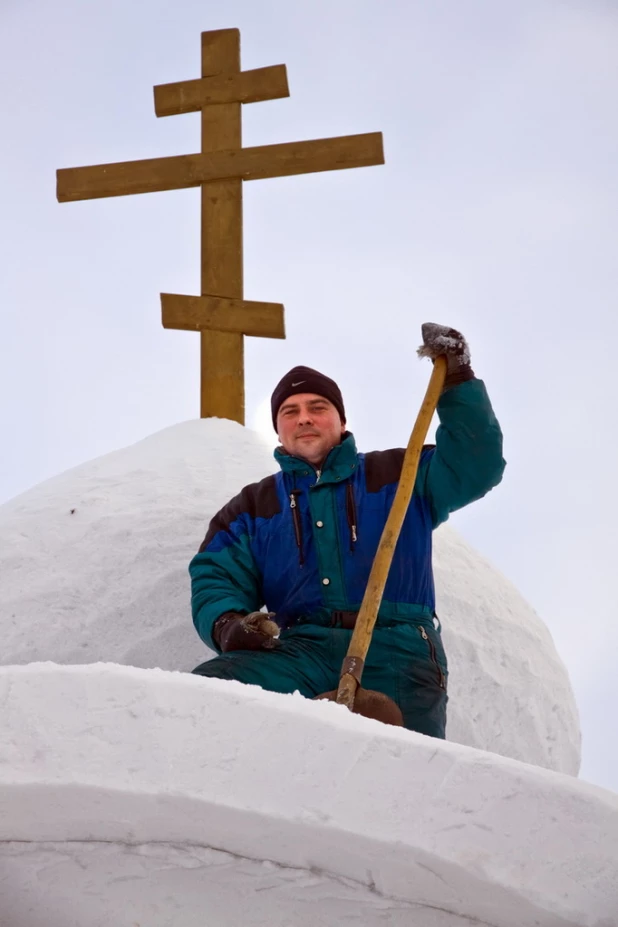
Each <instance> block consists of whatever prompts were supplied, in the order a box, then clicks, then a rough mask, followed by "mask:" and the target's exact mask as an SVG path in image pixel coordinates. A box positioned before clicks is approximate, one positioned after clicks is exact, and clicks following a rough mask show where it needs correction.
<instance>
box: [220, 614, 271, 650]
mask: <svg viewBox="0 0 618 927" xmlns="http://www.w3.org/2000/svg"><path fill="white" fill-rule="evenodd" d="M273 617H274V612H268V613H266V612H251V613H250V614H249V615H239V614H238V612H225V614H223V615H221V616H220V617H219V618H217V620H216V621H215V624H214V627H213V631H212V634H213V637H214V639H215V642H216V643H217V644H218V645H219V647H220V648H221V650H222V652H223V653H228V652H229V651H230V650H272V649H273V647H276V646H277V638H278V637H279V625H277V624H275V622H274V621H272V620H271V619H272V618H273Z"/></svg>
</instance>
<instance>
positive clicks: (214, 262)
mask: <svg viewBox="0 0 618 927" xmlns="http://www.w3.org/2000/svg"><path fill="white" fill-rule="evenodd" d="M287 96H289V90H288V84H287V74H286V68H285V65H276V66H274V67H267V68H258V69H256V70H253V71H241V70H240V32H239V30H238V29H221V30H217V31H214V32H203V33H202V77H201V79H199V80H189V81H182V82H181V83H174V84H164V85H161V86H158V87H155V88H154V100H155V112H156V114H157V116H174V115H177V114H180V113H191V112H197V111H201V113H202V151H201V154H192V155H181V156H179V157H171V158H152V159H148V160H145V161H126V162H123V163H117V164H99V165H96V166H93V167H74V168H68V169H65V170H59V171H57V197H58V200H59V202H61V203H65V202H70V201H73V200H86V199H96V198H98V197H106V196H125V195H127V194H130V193H152V192H155V191H158V190H178V189H181V188H184V187H198V186H199V187H201V191H202V243H201V263H202V273H201V292H202V295H201V296H179V295H172V294H169V293H162V294H161V308H162V317H163V326H164V327H165V328H176V329H185V330H188V331H199V332H200V338H201V403H200V414H201V416H202V418H208V417H210V416H218V417H220V418H229V419H233V420H235V421H237V422H240V423H241V424H244V418H245V409H244V406H245V397H244V343H243V336H244V335H258V336H262V337H267V338H285V329H284V322H283V306H282V305H280V304H278V303H258V302H250V301H248V300H245V299H243V262H242V247H243V245H242V181H243V180H257V179H259V178H262V177H282V176H285V175H289V174H304V173H309V172H311V171H334V170H341V169H343V168H349V167H365V166H369V165H372V164H383V163H384V154H383V148H382V134H381V133H380V132H373V133H369V134H366V135H349V136H342V137H338V138H326V139H318V140H315V141H308V142H290V143H287V144H283V145H261V146H259V147H257V148H243V147H242V142H241V112H240V111H241V104H242V103H256V102H259V101H261V100H275V99H278V98H281V97H287Z"/></svg>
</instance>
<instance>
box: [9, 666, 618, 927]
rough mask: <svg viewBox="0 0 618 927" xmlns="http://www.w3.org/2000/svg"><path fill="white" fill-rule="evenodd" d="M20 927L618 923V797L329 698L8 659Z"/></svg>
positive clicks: (13, 854) (14, 895)
mask: <svg viewBox="0 0 618 927" xmlns="http://www.w3.org/2000/svg"><path fill="white" fill-rule="evenodd" d="M0 700H1V704H2V706H3V708H2V713H1V714H0V744H1V748H0V899H1V900H0V922H1V923H2V924H3V925H6V927H43V925H45V927H109V925H111V924H115V925H119V927H130V925H134V924H144V925H146V924H147V925H148V927H171V925H182V927H198V925H199V927H204V925H213V927H215V925H216V927H238V925H239V924H242V925H244V927H266V925H268V927H315V925H316V924H320V925H324V927H335V925H337V927H339V925H341V924H342V923H359V924H360V923H362V924H363V927H374V925H375V927H382V925H384V924H388V925H389V927H464V925H465V927H470V925H474V924H483V925H485V927H489V925H491V927H615V925H616V924H618V871H617V866H616V861H617V859H618V796H615V795H613V794H611V793H609V792H606V791H604V790H603V789H600V788H597V787H594V786H591V785H587V784H585V783H582V782H579V781H578V780H576V779H574V778H572V777H569V776H564V775H561V774H558V773H554V772H550V771H547V770H543V769H540V768H538V767H534V766H531V765H527V764H523V763H519V762H517V761H513V760H509V759H505V758H503V757H500V756H497V755H495V754H490V753H486V752H481V751H478V750H475V749H471V748H468V747H463V746H460V745H457V744H450V743H447V742H444V741H437V740H434V739H431V738H428V737H425V736H423V735H420V734H415V733H411V732H409V731H405V730H403V729H401V728H391V727H387V726H385V725H381V724H379V723H378V722H376V721H371V720H368V719H366V718H362V717H359V716H356V715H352V714H350V713H349V712H348V711H347V710H346V709H345V708H343V707H341V706H338V705H336V704H332V703H329V702H311V701H308V700H306V699H303V698H301V697H300V696H298V695H278V694H275V693H269V692H264V691H262V690H261V689H258V688H256V687H249V686H242V685H240V684H238V683H234V682H226V681H223V680H217V679H204V678H199V677H195V676H190V675H186V674H181V673H170V672H166V671H163V670H143V669H136V668H131V667H121V666H116V665H103V664H95V665H89V666H57V665H54V664H51V663H47V664H32V665H29V666H17V667H15V666H13V667H11V666H9V667H3V668H0Z"/></svg>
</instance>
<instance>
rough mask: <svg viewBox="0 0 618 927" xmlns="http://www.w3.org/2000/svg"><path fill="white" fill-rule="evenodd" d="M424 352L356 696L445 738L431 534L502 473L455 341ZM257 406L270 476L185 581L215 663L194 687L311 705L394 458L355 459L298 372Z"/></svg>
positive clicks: (489, 422) (336, 413)
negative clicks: (382, 698) (402, 490)
mask: <svg viewBox="0 0 618 927" xmlns="http://www.w3.org/2000/svg"><path fill="white" fill-rule="evenodd" d="M423 342H424V343H423V345H422V347H421V348H419V351H418V353H419V354H420V355H421V356H426V357H431V358H433V359H435V358H436V357H438V356H439V355H441V354H446V356H447V359H448V368H447V376H446V381H445V384H444V390H443V393H442V396H441V397H440V400H439V403H438V410H437V411H438V416H439V418H440V427H439V428H438V430H437V435H436V445H435V447H434V446H426V447H425V448H424V449H423V452H422V455H421V460H420V463H419V469H418V475H417V479H416V483H415V488H414V493H413V496H412V500H411V502H410V506H409V509H408V512H407V515H406V518H405V521H404V524H403V527H402V531H401V535H400V538H399V542H398V544H397V547H396V550H395V553H394V557H393V562H392V565H391V568H390V572H389V577H388V581H387V583H386V588H385V590H384V596H383V599H382V603H381V606H380V610H379V614H378V619H377V622H376V627H375V630H374V634H373V638H372V642H371V646H370V648H369V652H368V654H367V660H366V663H365V669H364V673H363V687H364V688H365V687H366V688H367V689H373V690H377V691H378V692H381V693H383V694H385V695H387V696H388V697H390V698H391V699H393V701H394V702H395V703H396V704H397V705H398V706H399V708H400V709H401V712H402V715H403V723H404V725H405V726H406V727H407V728H409V729H411V730H415V731H420V732H421V733H424V734H429V735H432V736H434V737H444V736H445V727H446V702H447V694H446V687H447V675H448V672H447V662H446V657H445V654H444V649H443V647H442V642H441V635H440V624H439V621H438V619H437V616H436V614H435V610H434V609H435V596H434V582H433V573H432V562H431V549H432V548H431V541H432V531H433V529H434V528H436V527H437V526H438V525H439V524H441V523H442V522H444V521H446V519H447V518H448V516H449V514H450V513H451V512H453V511H455V510H456V509H459V508H462V506H464V505H467V504H468V503H470V502H472V501H474V500H475V499H480V498H481V497H482V496H484V495H485V494H486V493H487V492H488V491H489V490H490V489H491V488H492V487H494V486H496V485H497V484H498V483H499V482H500V480H501V478H502V473H503V470H504V466H505V463H504V460H503V459H502V433H501V431H500V426H499V425H498V422H497V420H496V417H495V415H494V413H493V410H492V408H491V404H490V402H489V398H488V396H487V393H486V390H485V387H484V385H483V383H482V381H481V380H477V379H476V378H475V376H474V373H473V371H472V369H471V367H470V358H469V351H468V346H467V344H466V342H465V340H464V338H463V336H462V335H461V334H460V333H459V332H457V331H455V330H454V329H450V328H446V327H445V326H441V325H434V324H426V325H423ZM271 405H272V417H273V425H274V427H275V429H276V431H277V433H278V436H279V440H280V442H281V446H280V447H278V448H277V450H276V451H275V458H276V460H277V462H278V464H279V466H280V468H281V472H279V473H277V474H276V475H273V476H269V477H266V479H263V480H261V482H259V483H254V484H252V485H250V486H246V487H245V488H244V489H243V490H242V491H241V492H240V494H239V495H238V496H236V497H235V498H234V499H232V500H231V502H229V503H228V505H226V506H225V507H224V508H223V509H222V510H221V511H220V512H219V513H218V514H217V515H215V517H214V518H213V519H212V521H211V523H210V527H209V529H208V533H207V535H206V538H205V540H204V542H203V544H202V546H201V548H200V550H199V553H198V554H197V555H196V556H195V557H194V558H193V560H192V562H191V564H190V567H189V570H190V574H191V581H192V611H193V621H194V624H195V627H196V629H197V631H198V633H199V635H200V637H201V638H202V640H203V641H204V642H205V643H206V644H207V645H208V646H209V647H212V648H214V649H215V650H216V651H217V652H218V653H219V654H220V655H219V656H217V657H215V658H214V659H212V660H209V661H207V662H206V663H203V664H201V666H198V667H197V669H195V670H194V672H195V673H198V674H200V675H202V676H216V677H219V678H223V679H236V680H239V681H240V682H243V683H252V684H255V685H258V686H261V687H262V688H264V689H270V690H273V691H276V692H294V691H297V690H298V691H299V692H300V693H301V694H302V695H304V696H305V697H307V698H314V697H315V696H317V695H320V694H321V693H324V692H327V691H329V690H333V689H336V688H337V685H338V681H339V676H340V671H341V663H342V660H343V658H344V657H345V655H346V651H347V648H348V644H349V641H350V636H351V633H352V630H353V628H354V622H355V618H356V613H357V612H358V609H359V607H360V604H361V601H362V598H363V593H364V591H365V586H366V584H367V580H368V577H369V572H370V569H371V565H372V562H373V558H374V556H375V553H376V550H377V547H378V542H379V540H380V536H381V534H382V529H383V527H384V524H385V522H386V519H387V516H388V513H389V511H390V507H391V504H392V501H393V497H394V495H395V490H396V488H397V482H398V479H399V475H400V472H401V466H402V462H403V457H404V451H403V449H400V448H396V449H393V450H388V451H373V452H371V453H367V454H360V453H358V452H357V450H356V446H355V443H354V437H353V435H352V434H351V433H350V432H348V431H346V416H345V408H344V404H343V398H342V396H341V392H340V390H339V387H338V386H337V384H336V383H335V382H334V381H333V380H331V379H329V378H328V377H326V376H324V375H323V374H321V373H319V372H318V371H316V370H312V369H311V368H309V367H295V368H294V369H293V370H291V371H290V372H289V373H287V374H286V375H285V376H284V377H283V379H282V380H281V382H280V383H279V384H278V385H277V386H276V387H275V390H274V392H273V395H272V401H271ZM264 606H266V608H267V609H268V614H265V613H264V612H263V611H260V609H262V608H263V607H264Z"/></svg>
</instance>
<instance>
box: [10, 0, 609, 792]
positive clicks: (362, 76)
mask: <svg viewBox="0 0 618 927" xmlns="http://www.w3.org/2000/svg"><path fill="white" fill-rule="evenodd" d="M230 26H236V27H239V28H240V29H241V33H242V49H243V67H244V68H245V69H248V68H254V67H262V66H266V65H271V64H279V63H286V64H287V67H288V76H289V81H290V89H291V97H290V99H287V100H281V101H274V102H269V103H259V104H254V105H251V106H245V107H244V124H243V133H244V144H245V145H258V144H262V143H275V142H285V141H294V140H302V139H311V138H321V137H325V136H332V135H344V134H351V133H359V132H370V131H377V130H381V131H382V132H383V133H384V140H385V152H386V165H385V166H384V167H373V168H367V169H363V170H354V171H345V172H333V173H325V174H310V175H306V176H302V177H294V178H286V179H274V180H267V181H257V182H255V183H248V184H245V187H244V213H245V296H246V298H247V299H257V300H266V301H272V302H283V303H285V306H286V324H287V334H288V338H287V340H286V341H267V340H261V339H247V342H246V383H247V424H248V425H250V426H254V427H259V428H261V429H268V427H269V426H268V414H267V402H268V397H269V395H270V392H271V390H272V387H273V386H274V384H275V382H276V381H277V380H278V378H279V377H280V376H281V375H282V374H283V373H284V372H285V371H286V370H287V369H289V368H290V367H291V366H293V365H295V364H298V363H304V364H309V365H312V366H316V367H318V368H320V369H322V370H323V371H324V372H326V373H328V374H329V375H330V376H333V377H335V378H336V379H337V380H338V382H339V383H340V385H341V387H342V390H343V392H344V397H345V401H346V406H347V411H348V422H349V425H350V427H351V428H352V430H353V431H354V432H355V434H356V436H357V440H358V443H359V445H360V447H361V449H363V450H370V449H372V448H384V447H389V446H393V445H395V446H400V445H403V444H405V443H406V442H407V439H408V435H409V431H410V428H411V425H412V422H413V420H414V416H415V414H416V410H417V407H418V404H419V402H420V399H421V397H422V393H423V390H424V387H425V383H426V381H427V378H428V376H429V367H428V365H427V363H425V364H422V363H421V362H420V361H418V360H417V358H416V355H415V349H416V347H417V345H418V343H419V338H420V324H421V322H423V321H428V320H431V321H437V322H443V323H447V324H451V325H454V326H456V327H458V328H460V329H461V330H462V331H463V332H464V333H465V334H466V336H467V337H468V340H469V342H470V346H471V349H472V360H473V366H474V368H475V370H476V372H477V375H479V376H481V377H482V378H483V379H484V380H485V382H486V384H487V387H488V389H489V392H490V395H491V397H492V400H493V402H494V406H495V409H496V411H497V414H498V416H499V418H500V421H501V424H502V426H503V430H504V433H505V456H506V458H507V460H508V464H509V465H508V468H507V471H506V475H505V479H504V482H503V484H502V485H501V486H500V487H499V488H498V489H497V490H496V491H494V492H492V493H491V494H490V495H489V496H488V497H486V499H485V500H483V501H482V502H480V503H477V504H476V505H474V506H471V507H469V508H468V509H466V510H464V511H463V512H461V513H458V514H457V515H456V516H454V517H453V518H452V524H453V526H454V527H455V528H457V529H458V530H459V531H460V532H461V533H462V534H463V535H464V536H465V537H466V538H467V539H468V540H469V541H470V542H471V543H472V544H473V545H474V546H475V547H476V548H477V549H478V550H480V551H481V552H482V553H483V554H484V555H485V556H486V557H488V558H489V559H490V560H491V561H492V562H493V563H494V564H495V565H496V566H497V567H499V568H500V569H501V570H502V571H503V572H504V573H505V574H506V575H507V576H508V577H509V578H510V579H511V580H512V581H513V582H515V584H516V585H517V586H518V587H519V589H520V590H521V591H522V593H523V594H524V595H525V596H526V598H527V599H528V600H529V601H530V602H531V604H532V605H533V606H534V607H535V608H536V610H537V611H538V612H539V613H540V614H541V616H542V617H543V618H544V620H545V621H546V622H547V624H548V625H549V627H550V629H551V631H552V634H553V636H554V640H555V642H556V646H557V648H558V650H559V652H560V654H561V656H562V658H563V660H564V661H565V663H566V664H567V666H568V670H569V673H570V675H571V678H572V681H573V685H574V687H575V691H576V695H577V699H578V703H579V707H580V711H581V716H582V726H583V733H584V764H583V769H582V775H583V776H584V777H585V778H588V779H590V780H592V781H594V782H598V783H599V784H602V785H606V786H608V787H611V788H614V789H618V747H617V745H616V738H615V736H614V734H615V712H616V708H617V703H618V674H617V673H616V668H615V663H616V656H617V654H618V622H617V620H616V604H615V603H616V599H615V591H614V581H615V580H614V577H615V573H616V557H617V554H618V542H617V531H616V523H617V515H618V503H617V502H616V491H615V484H616V478H615V474H616V472H617V468H618V464H617V459H616V458H617V453H618V439H617V435H616V398H615V396H616V373H615V369H614V367H615V353H616V347H617V346H618V312H617V311H616V303H617V299H618V259H617V255H616V248H617V244H616V243H617V241H618V157H617V156H618V126H617V119H616V112H618V7H617V6H616V4H615V3H614V2H613V0H607V2H603V0H554V2H549V0H519V2H518V3H510V2H506V0H485V2H482V0H435V2H432V3H426V2H423V0H380V2H377V0H375V2H362V0H311V2H309V0H295V2H294V3H290V2H289V0H286V2H283V0H281V2H277V0H220V2H210V3H208V2H203V0H202V2H196V0H175V2H164V0H148V2H145V0H132V2H130V3H129V2H127V0H105V2H103V0H90V2H84V0H55V2H54V3H49V2H43V0H0V84H1V87H2V122H1V129H0V132H1V134H0V167H1V170H0V203H1V209H0V247H1V249H2V255H3V261H2V273H1V274H0V321H1V325H2V327H1V337H0V434H1V435H2V440H3V448H2V454H1V455H0V502H1V501H3V500H6V499H8V498H10V497H11V496H13V495H15V494H17V493H19V492H21V491H23V490H25V489H27V488H28V487H30V486H32V485H33V484H35V483H37V482H39V481H41V480H43V479H45V478H47V477H49V476H52V475H54V474H56V473H58V472H60V471H62V470H64V469H66V468H68V467H71V466H74V465H76V464H79V463H81V462H82V461H84V460H87V459H89V458H92V457H95V456H97V455H100V454H103V453H105V452H107V451H111V450H115V449H117V448H119V447H122V446H124V445H126V444H129V443H132V442H134V441H136V440H138V439H139V438H142V437H144V436H146V435H148V434H150V433H152V432H154V431H157V430H158V429H161V428H163V427H165V426H167V425H170V424H173V423H175V422H179V421H183V420H186V419H190V418H194V417H196V416H197V415H198V414H199V403H198V396H199V361H198V340H199V339H198V337H197V336H196V335H193V334H191V333H186V332H169V331H164V330H163V329H162V327H161V322H160V305H159V293H160V292H169V293H188V294H197V293H198V292H199V266H200V265H199V193H198V191H196V190H186V191H179V192H170V193H160V194H156V195H155V194H151V195H148V196H137V197H124V198H114V199H110V200H96V201H92V202H86V203H76V204H66V205H62V206H61V205H59V204H58V203H57V202H56V199H55V171H56V169H57V168H59V167H70V166H78V165H87V164H98V163H104V162H109V161H122V160H135V159H138V158H149V157H157V156H164V155H172V154H190V153H193V152H195V151H198V150H199V116H197V115H194V114H191V115H187V116H176V117H171V118H166V119H157V118H156V117H155V115H154V107H153V102H152V86H153V85H154V84H160V83H166V82H170V81H177V80H185V79H191V78H195V77H198V76H199V66H200V59H199V56H200V32H201V31H203V30H207V29H218V28H224V27H230ZM273 438H274V436H273ZM273 443H274V440H273ZM188 620H189V619H188Z"/></svg>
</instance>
